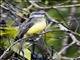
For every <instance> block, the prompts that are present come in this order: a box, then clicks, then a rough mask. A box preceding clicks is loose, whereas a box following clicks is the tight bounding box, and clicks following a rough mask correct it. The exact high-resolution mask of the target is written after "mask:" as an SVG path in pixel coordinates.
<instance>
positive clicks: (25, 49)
mask: <svg viewBox="0 0 80 60" xmlns="http://www.w3.org/2000/svg"><path fill="white" fill-rule="evenodd" d="M30 46H31V44H30V43H28V42H24V44H23V45H22V50H23V52H24V57H25V58H27V59H28V60H31V52H30V50H28V48H29V47H30ZM19 48H20V43H17V44H15V45H14V46H13V47H12V50H13V51H15V52H16V53H18V54H19ZM20 55H21V56H23V54H22V52H20Z"/></svg>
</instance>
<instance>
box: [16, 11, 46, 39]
mask: <svg viewBox="0 0 80 60" xmlns="http://www.w3.org/2000/svg"><path fill="white" fill-rule="evenodd" d="M29 19H30V20H29V22H28V23H27V24H26V25H25V26H24V27H23V29H21V31H20V32H19V33H18V35H17V36H16V37H15V40H18V39H20V38H22V37H23V36H24V34H26V35H31V34H37V33H39V32H41V31H43V30H44V29H45V27H46V18H45V14H44V12H43V10H40V11H39V10H37V11H34V12H32V13H31V14H30V17H29Z"/></svg>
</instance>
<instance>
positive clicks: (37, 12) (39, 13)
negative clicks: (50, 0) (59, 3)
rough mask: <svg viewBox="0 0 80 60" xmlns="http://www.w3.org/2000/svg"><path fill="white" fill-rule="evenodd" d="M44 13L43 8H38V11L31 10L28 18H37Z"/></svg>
mask: <svg viewBox="0 0 80 60" xmlns="http://www.w3.org/2000/svg"><path fill="white" fill-rule="evenodd" d="M44 16H45V14H44V11H43V10H40V11H33V12H32V13H31V14H30V18H38V17H44Z"/></svg>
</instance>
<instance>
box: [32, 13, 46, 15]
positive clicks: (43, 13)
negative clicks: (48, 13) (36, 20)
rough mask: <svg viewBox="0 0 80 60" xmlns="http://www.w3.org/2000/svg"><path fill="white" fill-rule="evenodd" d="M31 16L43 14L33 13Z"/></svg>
mask: <svg viewBox="0 0 80 60" xmlns="http://www.w3.org/2000/svg"><path fill="white" fill-rule="evenodd" d="M32 15H44V13H33V14H32Z"/></svg>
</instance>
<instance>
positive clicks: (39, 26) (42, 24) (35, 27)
mask: <svg viewBox="0 0 80 60" xmlns="http://www.w3.org/2000/svg"><path fill="white" fill-rule="evenodd" d="M45 27H46V22H45V21H41V22H37V23H35V24H34V25H33V26H32V27H31V28H30V29H29V30H28V31H27V34H35V33H38V32H40V31H42V30H43V29H44V28H45Z"/></svg>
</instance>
